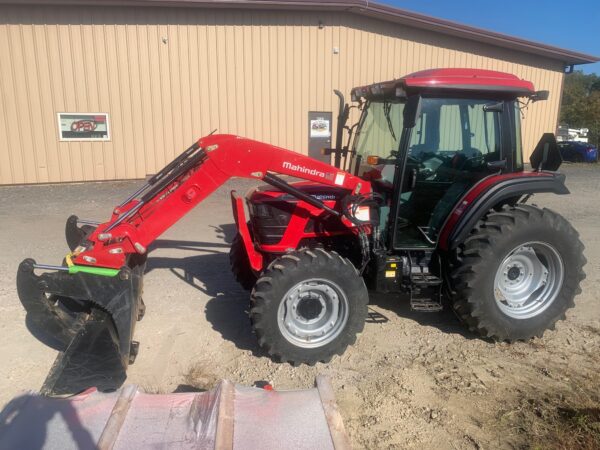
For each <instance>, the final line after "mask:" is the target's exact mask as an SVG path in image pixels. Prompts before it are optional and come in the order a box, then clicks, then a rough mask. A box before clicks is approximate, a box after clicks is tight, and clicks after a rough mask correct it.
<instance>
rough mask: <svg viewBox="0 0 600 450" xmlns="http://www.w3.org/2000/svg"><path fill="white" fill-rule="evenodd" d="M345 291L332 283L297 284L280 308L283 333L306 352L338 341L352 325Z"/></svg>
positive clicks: (279, 320)
mask: <svg viewBox="0 0 600 450" xmlns="http://www.w3.org/2000/svg"><path fill="white" fill-rule="evenodd" d="M348 316H349V303H348V298H347V296H346V294H345V293H344V291H343V290H342V289H341V288H340V287H339V286H338V285H337V284H335V283H333V282H332V281H330V280H324V279H321V278H311V279H308V280H304V281H301V282H299V283H297V284H295V285H294V286H293V287H292V288H291V289H290V290H289V291H288V292H287V293H286V294H285V296H284V298H283V300H282V301H281V303H280V304H279V309H278V314H277V319H278V320H277V321H278V325H279V330H280V331H281V333H282V334H283V336H284V337H285V339H286V340H287V341H289V342H290V343H292V344H294V345H296V346H298V347H302V348H315V347H322V346H324V345H327V344H329V343H330V342H332V341H333V340H334V339H335V338H337V337H338V336H339V335H340V334H341V333H342V331H343V330H344V328H345V327H346V323H347V322H348Z"/></svg>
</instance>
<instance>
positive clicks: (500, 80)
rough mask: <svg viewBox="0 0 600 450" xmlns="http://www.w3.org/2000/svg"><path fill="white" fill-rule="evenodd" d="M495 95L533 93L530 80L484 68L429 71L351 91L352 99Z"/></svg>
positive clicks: (522, 95)
mask: <svg viewBox="0 0 600 450" xmlns="http://www.w3.org/2000/svg"><path fill="white" fill-rule="evenodd" d="M448 91H453V92H464V93H477V92H480V93H485V94H489V93H497V94H503V95H511V96H515V97H529V96H532V95H533V94H535V88H534V86H533V83H532V82H531V81H527V80H522V79H520V78H519V77H517V76H515V75H512V74H510V73H505V72H497V71H495V70H484V69H430V70H421V71H420V72H414V73H411V74H409V75H405V76H404V77H402V78H398V79H396V80H390V81H384V82H381V83H374V84H371V85H368V86H360V87H355V88H354V89H352V98H353V99H358V98H360V97H363V98H366V99H369V100H371V99H376V98H388V97H403V96H405V95H406V93H412V92H448Z"/></svg>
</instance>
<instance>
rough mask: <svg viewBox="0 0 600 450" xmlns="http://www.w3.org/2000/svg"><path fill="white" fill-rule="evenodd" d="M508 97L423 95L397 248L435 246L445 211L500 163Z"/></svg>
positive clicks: (411, 148) (404, 179) (408, 163)
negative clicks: (483, 97)
mask: <svg viewBox="0 0 600 450" xmlns="http://www.w3.org/2000/svg"><path fill="white" fill-rule="evenodd" d="M503 110H504V102H502V101H498V100H492V99H473V98H470V99H466V98H449V97H448V98H446V97H444V98H428V97H425V98H422V99H421V105H420V114H419V117H418V118H417V120H416V122H415V126H414V127H413V129H412V132H411V138H410V143H409V146H408V149H407V155H406V159H405V165H404V173H403V177H402V182H401V185H400V186H399V189H400V190H401V192H400V202H399V206H398V209H397V214H398V217H397V218H396V221H395V224H394V226H395V230H393V232H394V242H393V246H394V248H398V249H399V248H404V249H406V248H433V247H434V246H435V243H436V241H437V235H438V233H439V231H440V228H441V227H442V225H443V223H444V221H445V219H446V217H447V216H448V214H449V213H450V212H451V211H452V208H453V207H454V205H455V204H456V203H457V201H458V200H459V199H460V198H461V197H462V196H463V195H464V194H465V193H466V192H467V191H468V190H469V189H470V188H471V187H472V186H473V185H474V184H475V183H477V182H478V181H479V180H481V179H482V178H484V177H486V176H488V175H490V174H491V173H493V172H497V171H498V170H501V168H502V164H503V163H502V161H504V160H505V158H506V156H505V155H504V153H505V152H504V151H503V145H502V143H503V136H502V129H503V125H502V124H503V120H504V119H503V117H504V115H503V114H502V113H503Z"/></svg>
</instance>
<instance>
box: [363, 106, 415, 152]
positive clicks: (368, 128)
mask: <svg viewBox="0 0 600 450" xmlns="http://www.w3.org/2000/svg"><path fill="white" fill-rule="evenodd" d="M403 111H404V103H398V102H394V103H392V102H368V103H367V104H365V106H364V109H363V113H362V116H361V118H360V122H359V124H358V129H357V130H356V136H355V139H354V148H353V149H354V152H355V154H356V155H360V156H361V157H362V158H363V159H366V157H367V156H369V155H377V156H381V157H383V158H387V157H389V156H390V155H391V154H392V152H393V151H396V150H398V145H399V142H400V134H401V133H402V113H403Z"/></svg>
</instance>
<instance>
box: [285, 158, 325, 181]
mask: <svg viewBox="0 0 600 450" xmlns="http://www.w3.org/2000/svg"><path fill="white" fill-rule="evenodd" d="M283 168H284V169H288V170H291V171H294V172H300V173H304V174H307V175H316V176H317V177H321V178H327V179H330V178H332V177H333V175H331V174H327V173H325V172H321V171H320V170H317V169H310V168H308V167H305V166H301V165H298V164H292V163H291V162H287V161H284V162H283Z"/></svg>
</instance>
